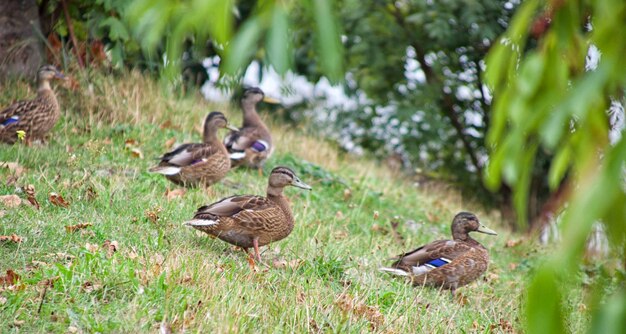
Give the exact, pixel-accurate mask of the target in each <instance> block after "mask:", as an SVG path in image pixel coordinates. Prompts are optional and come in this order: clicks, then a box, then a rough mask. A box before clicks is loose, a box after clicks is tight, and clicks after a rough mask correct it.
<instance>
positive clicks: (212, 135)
mask: <svg viewBox="0 0 626 334" xmlns="http://www.w3.org/2000/svg"><path fill="white" fill-rule="evenodd" d="M221 128H234V127H231V126H230V125H229V124H228V120H226V117H225V116H224V114H222V113H221V112H218V111H214V112H212V113H210V114H209V115H208V116H207V117H206V119H205V121H204V140H203V142H202V143H193V144H182V145H180V146H178V147H177V148H175V149H174V150H173V151H171V152H168V153H166V154H165V155H163V156H162V157H161V158H160V159H161V162H160V163H159V165H158V166H155V167H152V168H150V170H149V171H150V172H153V173H159V174H163V175H165V177H166V178H167V179H168V180H170V181H172V182H174V183H176V184H178V185H183V186H196V185H200V184H202V185H204V186H210V185H212V184H214V183H216V182H219V181H220V180H221V179H223V178H224V177H225V176H226V174H227V173H228V171H229V170H230V158H229V157H228V151H226V147H224V144H222V142H221V141H220V139H219V138H218V137H217V131H218V130H219V129H221Z"/></svg>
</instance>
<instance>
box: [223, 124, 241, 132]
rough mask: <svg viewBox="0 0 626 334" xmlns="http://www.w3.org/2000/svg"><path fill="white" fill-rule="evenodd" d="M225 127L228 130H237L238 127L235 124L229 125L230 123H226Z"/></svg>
mask: <svg viewBox="0 0 626 334" xmlns="http://www.w3.org/2000/svg"><path fill="white" fill-rule="evenodd" d="M226 128H227V129H228V130H233V131H239V129H238V128H237V127H236V126H234V125H231V124H226Z"/></svg>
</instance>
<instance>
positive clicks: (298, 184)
mask: <svg viewBox="0 0 626 334" xmlns="http://www.w3.org/2000/svg"><path fill="white" fill-rule="evenodd" d="M291 185H292V186H294V187H298V188H302V189H305V190H311V189H313V188H311V186H310V185H308V184H306V183H304V182H302V181H300V179H294V180H293V181H292V182H291Z"/></svg>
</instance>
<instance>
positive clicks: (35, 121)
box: [0, 65, 64, 144]
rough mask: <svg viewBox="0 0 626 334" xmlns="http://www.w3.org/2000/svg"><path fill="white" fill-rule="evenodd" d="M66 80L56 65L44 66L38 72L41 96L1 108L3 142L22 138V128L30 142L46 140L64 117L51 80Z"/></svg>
mask: <svg viewBox="0 0 626 334" xmlns="http://www.w3.org/2000/svg"><path fill="white" fill-rule="evenodd" d="M55 78H56V79H63V78H64V77H63V74H61V73H60V72H59V71H58V70H57V69H56V68H55V67H54V66H52V65H44V66H42V67H41V68H40V69H39V71H37V86H38V88H37V97H36V98H34V99H32V100H26V101H19V102H15V103H13V104H12V105H10V106H8V107H7V108H5V109H4V110H2V111H0V141H1V142H4V143H8V144H13V143H15V142H16V141H17V139H18V131H23V132H24V133H25V136H26V142H27V143H31V141H32V140H36V139H40V140H43V139H44V136H45V135H46V134H47V133H48V132H49V131H50V130H51V129H52V128H53V127H54V125H55V124H56V122H57V121H58V120H59V117H60V116H61V110H60V108H59V102H58V101H57V98H56V95H54V91H53V90H52V87H50V81H51V80H52V79H55Z"/></svg>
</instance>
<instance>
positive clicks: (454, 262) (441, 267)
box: [380, 212, 497, 295]
mask: <svg viewBox="0 0 626 334" xmlns="http://www.w3.org/2000/svg"><path fill="white" fill-rule="evenodd" d="M470 232H480V233H485V234H491V235H497V233H496V232H494V231H493V230H491V229H489V228H487V227H485V226H484V225H482V224H481V223H480V222H479V220H478V218H477V217H476V215H474V214H473V213H469V212H460V213H458V214H457V215H456V216H455V217H454V220H453V221H452V240H438V241H434V242H431V243H429V244H427V245H425V246H422V247H419V248H417V249H415V250H412V251H410V252H408V253H405V254H402V255H399V256H398V257H396V258H395V260H396V261H395V262H394V263H393V264H392V265H391V267H383V268H380V271H383V272H388V273H391V274H395V275H400V276H408V277H411V280H412V282H413V284H414V285H427V286H432V287H437V288H443V289H448V290H450V291H451V292H452V295H454V292H455V290H456V289H457V288H458V287H461V286H463V285H466V284H469V283H471V282H473V281H474V280H476V279H477V278H478V277H480V276H481V275H482V274H483V273H485V271H486V270H487V266H488V265H489V253H488V252H487V249H486V248H485V247H484V246H483V245H481V244H480V243H479V242H478V241H476V240H474V239H473V238H472V237H470V235H469V233H470Z"/></svg>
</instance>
